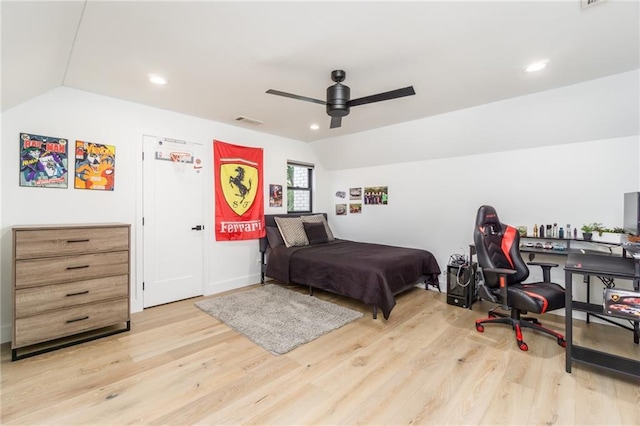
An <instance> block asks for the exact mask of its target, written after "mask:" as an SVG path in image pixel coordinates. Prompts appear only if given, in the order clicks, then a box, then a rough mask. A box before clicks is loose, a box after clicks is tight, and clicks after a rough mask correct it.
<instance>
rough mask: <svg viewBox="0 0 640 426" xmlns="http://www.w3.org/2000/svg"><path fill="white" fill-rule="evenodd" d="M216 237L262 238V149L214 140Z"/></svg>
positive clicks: (237, 238) (230, 238)
mask: <svg viewBox="0 0 640 426" xmlns="http://www.w3.org/2000/svg"><path fill="white" fill-rule="evenodd" d="M213 164H214V170H215V172H214V173H215V200H216V240H217V241H227V240H251V239H256V238H260V237H264V235H265V228H264V202H263V191H262V148H247V147H244V146H238V145H231V144H228V143H225V142H220V141H217V140H214V141H213Z"/></svg>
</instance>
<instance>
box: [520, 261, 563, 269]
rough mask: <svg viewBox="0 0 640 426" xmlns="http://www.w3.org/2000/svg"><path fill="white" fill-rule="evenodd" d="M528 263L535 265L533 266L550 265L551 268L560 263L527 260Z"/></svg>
mask: <svg viewBox="0 0 640 426" xmlns="http://www.w3.org/2000/svg"><path fill="white" fill-rule="evenodd" d="M527 265H533V266H542V267H545V266H548V267H550V268H557V267H558V264H557V263H548V262H527Z"/></svg>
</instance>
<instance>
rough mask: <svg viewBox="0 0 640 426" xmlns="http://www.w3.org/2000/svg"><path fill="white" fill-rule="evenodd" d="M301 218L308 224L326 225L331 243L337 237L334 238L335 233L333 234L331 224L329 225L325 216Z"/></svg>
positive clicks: (315, 215) (316, 215) (325, 228)
mask: <svg viewBox="0 0 640 426" xmlns="http://www.w3.org/2000/svg"><path fill="white" fill-rule="evenodd" d="M300 217H301V218H302V221H303V222H307V223H318V222H322V223H323V224H324V230H325V231H326V233H327V238H328V239H329V241H333V240H335V237H334V236H333V232H331V228H329V224H328V223H327V220H326V219H325V218H324V215H323V214H312V215H308V216H300Z"/></svg>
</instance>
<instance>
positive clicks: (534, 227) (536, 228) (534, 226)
mask: <svg viewBox="0 0 640 426" xmlns="http://www.w3.org/2000/svg"><path fill="white" fill-rule="evenodd" d="M537 236H538V224H537V223H536V224H535V225H533V237H534V238H536V237H537Z"/></svg>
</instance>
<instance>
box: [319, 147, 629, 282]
mask: <svg viewBox="0 0 640 426" xmlns="http://www.w3.org/2000/svg"><path fill="white" fill-rule="evenodd" d="M639 146H640V142H639V139H638V137H626V138H616V139H606V140H598V141H590V142H583V143H574V144H565V145H558V146H552V147H545V148H531V149H523V150H519V151H507V152H500V153H491V154H480V155H471V156H465V157H458V158H448V159H439V160H430V161H419V162H411V163H402V164H392V165H387V166H378V167H367V168H358V169H349V170H340V171H328V172H327V179H328V185H329V193H330V195H329V198H328V200H327V204H329V205H334V204H336V203H339V202H344V200H342V199H339V198H337V197H335V195H333V194H335V192H336V191H348V190H349V188H351V187H364V186H388V187H389V205H387V206H379V205H373V206H372V205H364V206H363V209H362V214H359V215H351V214H348V215H347V216H335V214H334V213H333V212H331V213H330V218H329V222H330V224H331V227H332V229H333V230H334V232H335V233H336V235H337V236H338V237H339V238H346V239H352V240H358V241H369V242H377V243H385V244H393V245H403V246H409V247H419V248H425V249H427V250H429V251H431V252H432V253H433V254H434V255H435V256H436V258H437V260H438V263H439V264H440V267H441V268H442V269H443V270H444V268H445V267H446V264H447V262H448V259H449V255H451V254H453V253H461V252H462V253H467V252H468V247H469V244H471V243H472V242H473V241H472V240H473V225H474V223H475V217H476V212H477V209H478V207H479V206H480V205H482V204H490V205H493V206H494V207H495V208H496V210H497V211H498V215H499V216H500V219H501V220H502V221H503V222H506V223H509V224H512V225H514V226H516V225H526V226H528V227H529V230H530V231H532V229H533V225H534V224H538V225H540V224H549V223H554V222H557V223H558V224H559V225H560V226H564V225H565V224H567V223H570V224H572V226H577V228H578V229H580V226H582V224H583V223H587V222H602V223H603V224H605V225H607V226H609V227H614V226H622V215H623V194H624V193H625V192H631V191H636V190H638V187H637V184H636V182H638V167H639V163H638V152H639ZM559 273H560V276H559V278H560V280H561V281H564V279H563V276H562V274H561V272H559ZM441 278H442V280H444V279H445V277H444V274H443V276H442V277H441ZM442 282H444V281H442ZM443 288H445V287H444V286H443Z"/></svg>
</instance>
